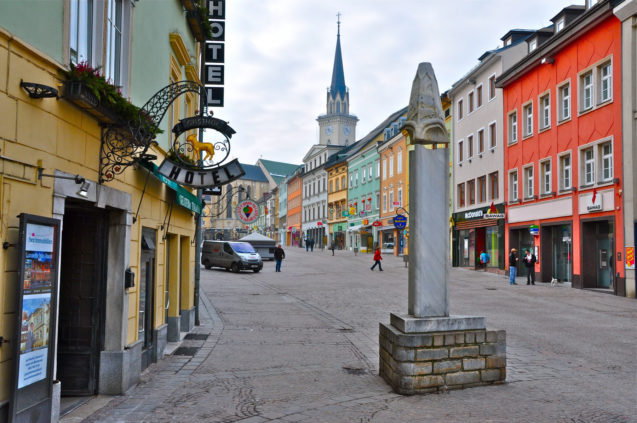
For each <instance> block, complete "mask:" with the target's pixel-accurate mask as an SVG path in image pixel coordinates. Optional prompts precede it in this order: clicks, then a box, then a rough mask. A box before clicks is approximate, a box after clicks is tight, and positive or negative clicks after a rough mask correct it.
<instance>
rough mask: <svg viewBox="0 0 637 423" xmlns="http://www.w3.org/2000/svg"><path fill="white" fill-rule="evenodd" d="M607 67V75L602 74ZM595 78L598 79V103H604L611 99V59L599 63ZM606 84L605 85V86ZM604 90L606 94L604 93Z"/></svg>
mask: <svg viewBox="0 0 637 423" xmlns="http://www.w3.org/2000/svg"><path fill="white" fill-rule="evenodd" d="M607 68H608V69H609V71H608V75H604V69H607ZM597 78H598V79H599V94H598V98H599V101H598V103H599V104H602V103H606V102H607V101H612V100H613V62H612V60H608V61H605V62H604V63H602V64H601V65H599V66H597ZM605 86H606V87H605ZM604 91H606V95H604Z"/></svg>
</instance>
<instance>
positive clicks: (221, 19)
mask: <svg viewBox="0 0 637 423" xmlns="http://www.w3.org/2000/svg"><path fill="white" fill-rule="evenodd" d="M206 3H207V7H208V20H209V22H210V28H211V35H212V37H211V38H210V39H209V40H207V41H206V46H205V50H204V62H205V64H204V81H203V83H204V85H205V86H206V106H208V107H223V100H224V92H223V90H224V88H223V85H224V83H225V82H224V73H225V72H224V63H225V49H226V44H225V41H226V2H225V0H207V1H206Z"/></svg>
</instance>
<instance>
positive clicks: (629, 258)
mask: <svg viewBox="0 0 637 423" xmlns="http://www.w3.org/2000/svg"><path fill="white" fill-rule="evenodd" d="M625 256H626V269H630V270H635V247H626V253H625Z"/></svg>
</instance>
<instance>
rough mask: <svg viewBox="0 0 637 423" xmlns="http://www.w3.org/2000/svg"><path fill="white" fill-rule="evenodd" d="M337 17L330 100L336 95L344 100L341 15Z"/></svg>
mask: <svg viewBox="0 0 637 423" xmlns="http://www.w3.org/2000/svg"><path fill="white" fill-rule="evenodd" d="M336 16H337V21H336V23H337V25H338V29H337V32H336V52H335V53H334V68H333V69H332V84H331V85H330V93H331V94H332V98H334V97H336V95H337V93H338V94H340V95H341V98H345V93H346V92H347V87H346V86H345V72H344V71H343V57H342V56H341V14H340V12H339V13H338V14H337V15H336Z"/></svg>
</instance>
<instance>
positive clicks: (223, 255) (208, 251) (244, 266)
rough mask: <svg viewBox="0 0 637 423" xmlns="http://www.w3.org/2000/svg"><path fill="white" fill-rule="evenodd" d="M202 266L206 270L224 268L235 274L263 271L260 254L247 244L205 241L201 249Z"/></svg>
mask: <svg viewBox="0 0 637 423" xmlns="http://www.w3.org/2000/svg"><path fill="white" fill-rule="evenodd" d="M201 264H202V265H203V266H204V267H205V268H206V269H210V268H211V267H223V268H225V269H227V270H232V271H233V272H235V273H236V272H239V271H240V270H252V271H253V272H254V273H257V272H259V271H260V270H261V269H263V261H261V256H260V255H259V253H257V252H256V251H254V248H252V245H250V244H249V243H247V242H236V241H204V242H203V247H202V248H201Z"/></svg>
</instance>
